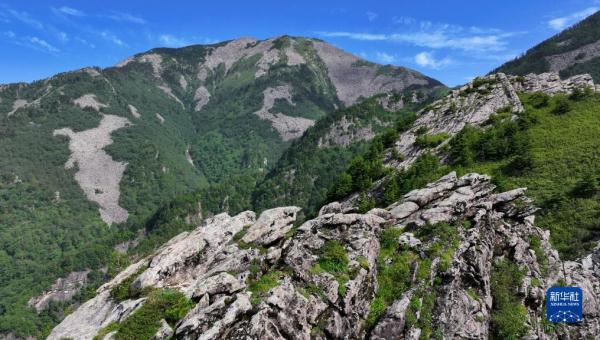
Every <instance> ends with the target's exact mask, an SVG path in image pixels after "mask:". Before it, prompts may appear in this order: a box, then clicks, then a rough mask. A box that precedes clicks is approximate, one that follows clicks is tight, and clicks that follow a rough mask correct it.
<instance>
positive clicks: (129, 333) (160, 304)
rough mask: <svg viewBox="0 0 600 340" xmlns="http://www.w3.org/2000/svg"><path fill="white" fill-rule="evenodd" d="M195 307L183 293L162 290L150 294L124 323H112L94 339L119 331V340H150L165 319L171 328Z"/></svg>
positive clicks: (117, 337) (116, 336)
mask: <svg viewBox="0 0 600 340" xmlns="http://www.w3.org/2000/svg"><path fill="white" fill-rule="evenodd" d="M193 306H194V302H192V301H190V300H188V299H187V298H186V297H185V295H183V294H182V293H180V292H178V291H175V290H170V289H161V290H154V291H152V292H150V293H149V294H148V296H147V300H146V301H145V302H144V304H143V305H142V306H141V307H140V308H139V309H137V310H136V311H135V312H133V314H131V315H130V316H129V317H127V319H125V320H124V321H122V322H120V323H118V324H116V323H112V324H110V325H108V326H106V327H105V328H103V329H101V330H100V331H99V333H98V335H97V336H96V337H95V338H94V339H96V338H97V339H101V337H100V336H101V335H105V334H107V333H109V332H112V331H115V330H116V331H117V333H116V334H115V338H116V339H117V340H146V339H150V338H151V337H152V336H153V335H154V334H156V331H157V330H158V329H159V327H160V320H162V319H164V320H165V321H167V323H168V324H169V325H171V326H175V324H176V323H177V322H178V321H179V320H181V319H182V318H183V317H184V316H185V315H186V314H187V312H188V311H189V310H190V309H191V308H192V307H193Z"/></svg>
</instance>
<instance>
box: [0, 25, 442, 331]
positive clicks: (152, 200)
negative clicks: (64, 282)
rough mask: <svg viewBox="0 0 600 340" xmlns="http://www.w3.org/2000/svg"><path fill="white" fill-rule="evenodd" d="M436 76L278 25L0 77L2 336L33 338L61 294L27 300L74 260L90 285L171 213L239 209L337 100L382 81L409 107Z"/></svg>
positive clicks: (172, 225)
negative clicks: (38, 73)
mask: <svg viewBox="0 0 600 340" xmlns="http://www.w3.org/2000/svg"><path fill="white" fill-rule="evenodd" d="M442 88H444V87H443V85H442V84H441V83H439V82H437V81H435V80H433V79H431V78H428V77H425V76H423V75H421V74H419V73H418V72H415V71H412V70H409V69H406V68H399V67H392V66H381V65H377V64H373V63H369V62H366V61H363V60H361V59H360V58H357V57H355V56H353V55H351V54H349V53H346V52H344V51H341V50H339V49H337V48H335V47H333V46H330V45H328V44H326V43H324V42H322V41H320V40H315V39H305V38H293V37H287V36H284V37H279V38H273V39H267V40H263V41H258V40H255V39H239V40H233V41H228V42H223V43H219V44H215V45H197V46H190V47H185V48H181V49H167V48H159V49H154V50H151V51H148V52H146V53H142V54H138V55H136V56H133V57H131V58H129V59H127V60H125V61H123V62H121V63H119V64H118V65H116V66H115V67H109V68H106V69H99V68H86V69H82V70H78V71H73V72H67V73H62V74H58V75H56V76H54V77H51V78H48V79H45V80H40V81H36V82H34V83H31V84H9V85H2V86H1V87H0V154H1V155H2V157H0V333H2V332H17V333H18V334H21V335H38V336H39V335H40V334H46V333H47V332H48V331H49V327H50V326H51V325H52V324H54V323H55V322H56V321H58V320H60V319H62V317H63V316H64V315H63V309H64V307H65V306H66V304H63V303H61V302H56V303H54V302H52V303H50V306H49V307H48V308H46V309H44V310H42V311H41V312H40V313H38V312H37V311H35V310H34V309H32V308H30V307H28V305H27V302H28V300H29V299H30V298H31V297H34V296H36V295H38V294H40V293H41V292H42V291H44V290H48V289H49V288H50V286H51V285H52V284H53V283H54V282H55V280H56V279H57V278H59V277H66V276H67V275H68V274H69V273H71V272H74V271H86V270H92V272H91V274H89V275H88V280H89V281H90V285H91V286H93V285H94V284H98V283H100V282H102V281H103V280H105V279H106V278H107V277H110V276H111V275H114V273H115V272H117V271H118V270H119V268H121V266H122V265H124V264H125V262H124V259H125V256H124V255H122V254H121V253H122V252H123V249H125V250H126V249H127V246H129V245H131V246H133V245H134V244H137V243H138V242H139V241H140V235H141V239H143V240H142V241H141V243H140V244H139V245H138V247H137V248H136V250H132V252H134V253H139V254H144V253H145V251H148V250H150V249H152V248H153V247H154V246H156V245H158V244H160V243H162V241H164V240H165V239H167V238H169V237H171V236H172V235H173V234H174V233H176V232H178V231H181V230H185V229H189V228H190V227H191V226H192V225H191V221H192V220H190V219H188V220H183V219H179V220H171V219H169V217H173V216H182V215H186V214H188V213H193V215H194V216H196V219H195V221H197V220H198V218H199V217H200V216H206V214H210V213H218V212H220V211H223V210H241V209H247V208H249V207H250V206H251V204H252V200H251V198H252V190H253V188H254V186H255V184H256V183H257V182H258V181H261V180H262V178H263V177H264V176H265V174H267V173H268V172H269V171H270V169H272V168H273V167H274V165H275V164H276V163H277V162H278V160H279V158H280V156H281V154H282V153H283V152H284V151H285V150H286V149H287V148H288V147H289V146H290V145H291V144H292V143H294V141H295V140H298V138H300V137H301V136H302V135H303V133H304V132H305V131H306V130H307V129H309V128H310V127H311V126H313V125H315V124H316V123H317V122H318V121H319V120H320V119H326V118H327V117H328V115H329V114H332V113H333V112H335V111H336V110H337V109H342V108H345V107H350V106H352V105H354V104H356V103H359V102H361V101H362V100H364V99H365V98H369V97H371V96H373V95H377V94H379V93H388V92H394V93H398V94H399V95H402V96H405V97H404V100H405V101H406V104H407V105H409V103H410V102H412V101H413V100H412V98H413V96H418V101H425V100H428V99H429V98H430V97H431V96H433V95H435V93H436V92H437V89H442ZM403 104H404V103H402V105H403ZM382 119H383V118H382ZM321 124H322V123H321ZM365 124H368V122H366V120H365ZM317 125H318V123H317ZM373 128H374V129H375V130H377V129H378V128H379V126H378V125H374V126H373ZM273 199H276V197H273ZM199 205H200V206H199ZM269 205H270V204H269V203H268V202H265V206H269ZM159 226H160V227H159ZM139 230H142V231H143V232H142V234H140V232H139ZM144 230H145V231H144ZM144 233H147V235H144ZM134 239H135V242H133V243H131V241H133V240H134ZM117 245H119V247H117V248H116V249H117V250H119V251H120V252H121V253H119V252H118V251H117V250H115V246H117ZM78 299H83V297H80V298H78Z"/></svg>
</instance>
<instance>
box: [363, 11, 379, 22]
mask: <svg viewBox="0 0 600 340" xmlns="http://www.w3.org/2000/svg"><path fill="white" fill-rule="evenodd" d="M366 14H367V19H369V21H373V20H375V19H377V17H378V16H379V14H377V13H375V12H371V11H367V13H366Z"/></svg>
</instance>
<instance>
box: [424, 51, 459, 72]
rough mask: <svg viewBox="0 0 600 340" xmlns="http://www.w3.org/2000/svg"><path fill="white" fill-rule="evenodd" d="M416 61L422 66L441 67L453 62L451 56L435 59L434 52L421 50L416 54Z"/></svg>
mask: <svg viewBox="0 0 600 340" xmlns="http://www.w3.org/2000/svg"><path fill="white" fill-rule="evenodd" d="M415 63H417V65H419V66H422V67H428V68H432V69H439V68H442V67H444V66H447V65H449V64H451V63H452V60H450V58H444V59H435V57H434V56H433V53H429V52H421V53H418V54H417V55H415Z"/></svg>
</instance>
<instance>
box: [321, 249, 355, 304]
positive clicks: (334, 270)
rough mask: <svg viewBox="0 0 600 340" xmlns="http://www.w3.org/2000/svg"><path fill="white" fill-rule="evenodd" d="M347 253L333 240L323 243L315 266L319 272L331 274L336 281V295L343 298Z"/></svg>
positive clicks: (347, 277) (346, 275) (346, 276)
mask: <svg viewBox="0 0 600 340" xmlns="http://www.w3.org/2000/svg"><path fill="white" fill-rule="evenodd" d="M348 262H349V260H348V252H347V251H346V248H344V246H343V245H342V244H341V243H340V242H339V241H335V240H330V241H327V242H325V244H324V245H323V246H322V247H321V249H319V259H318V260H317V264H318V266H319V268H320V269H321V270H324V271H326V272H328V273H330V274H332V275H333V276H334V277H335V278H336V280H337V281H338V284H339V286H338V293H339V294H340V296H344V294H345V293H346V282H347V281H348V280H349V276H348Z"/></svg>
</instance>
